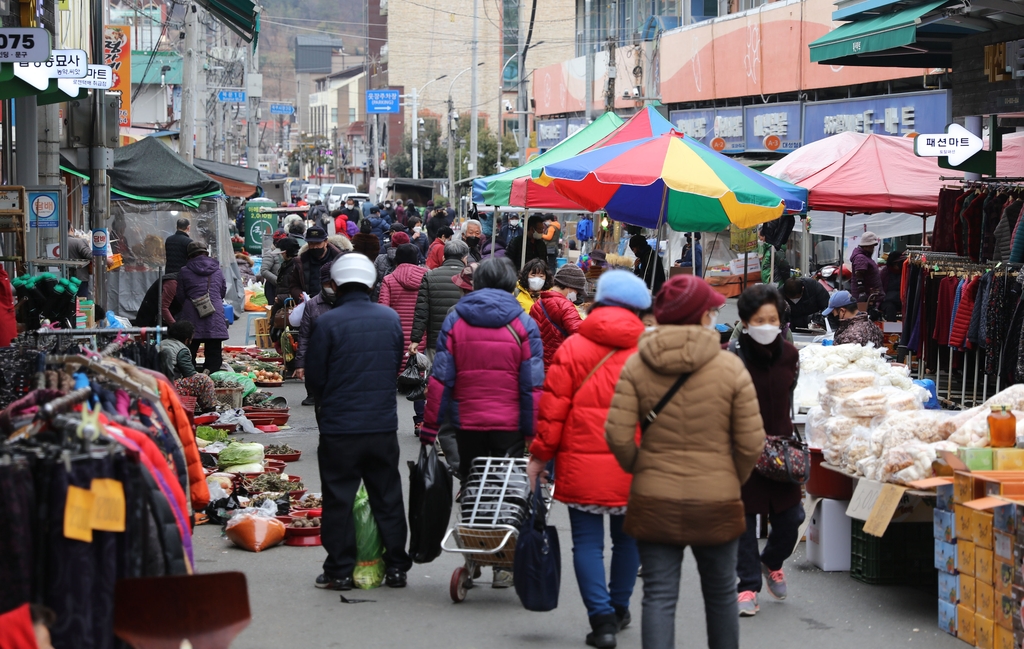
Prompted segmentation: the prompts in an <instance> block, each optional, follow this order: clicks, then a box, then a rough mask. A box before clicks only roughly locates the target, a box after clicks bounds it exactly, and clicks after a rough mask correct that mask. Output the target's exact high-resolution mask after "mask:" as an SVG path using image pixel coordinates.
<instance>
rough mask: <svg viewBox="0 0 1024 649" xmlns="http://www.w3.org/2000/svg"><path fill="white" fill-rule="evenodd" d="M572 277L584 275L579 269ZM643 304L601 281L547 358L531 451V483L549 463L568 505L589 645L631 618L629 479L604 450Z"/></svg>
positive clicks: (638, 293)
mask: <svg viewBox="0 0 1024 649" xmlns="http://www.w3.org/2000/svg"><path fill="white" fill-rule="evenodd" d="M565 268H569V266H566V267H564V268H562V270H565ZM562 270H560V271H559V273H560V272H562ZM576 272H578V273H580V275H581V276H582V274H583V273H582V271H580V270H579V269H578V268H577V269H576ZM555 282H556V284H557V283H558V274H556V275H555ZM538 304H540V303H539V302H538ZM650 306H651V296H650V294H649V293H648V292H647V290H646V287H645V286H644V283H643V280H641V279H640V278H639V277H636V276H635V275H633V274H632V273H628V272H626V271H624V270H618V271H612V272H609V273H606V274H605V275H604V276H603V277H601V281H600V282H598V285H597V297H596V301H595V302H594V305H593V307H591V311H590V316H589V317H588V318H587V319H586V320H584V321H583V323H582V324H581V325H580V326H579V329H578V333H577V334H576V335H574V336H569V337H568V339H566V340H565V342H564V343H563V344H562V345H561V347H559V348H558V352H557V353H555V354H553V355H552V356H553V360H552V362H551V364H550V365H549V367H548V369H547V376H546V377H545V379H544V394H543V395H542V396H541V398H540V408H539V411H538V412H539V414H538V416H537V436H536V438H535V439H534V440H533V443H532V444H530V455H531V457H530V465H529V468H528V473H529V475H530V483H531V484H535V479H536V476H537V475H538V474H540V473H541V471H542V470H543V468H544V466H545V465H546V463H547V462H549V461H551V460H554V461H555V473H556V474H557V475H558V489H556V490H555V498H556V499H557V500H560V501H561V502H564V503H565V504H566V505H568V507H569V524H570V525H571V527H572V543H573V548H572V556H573V567H574V568H575V570H576V583H577V584H578V585H579V587H580V595H581V596H582V597H583V603H584V605H586V607H587V616H588V617H589V619H590V627H591V633H589V634H587V638H586V642H587V644H588V645H591V646H594V647H614V646H615V645H616V640H615V634H616V633H618V632H619V631H620V630H621V629H623V628H625V627H626V626H627V625H628V624H629V623H630V620H631V617H630V614H629V599H630V597H631V596H632V594H633V586H634V584H635V583H636V574H637V568H638V567H639V565H640V555H639V553H638V552H637V548H636V541H634V540H633V539H632V538H630V537H629V536H628V535H626V533H625V532H623V530H622V524H623V522H624V520H625V513H626V503H627V502H628V501H629V487H630V483H631V482H632V478H631V477H630V475H629V474H628V473H626V472H625V471H623V470H622V469H621V468H620V467H619V465H618V464H617V463H616V461H615V456H613V455H612V454H611V451H609V450H608V443H607V442H606V441H605V439H604V422H605V419H606V418H607V416H608V408H609V406H611V403H612V397H613V396H614V395H615V384H616V382H617V381H618V379H619V374H620V372H621V371H622V366H623V365H624V364H625V363H626V359H627V358H629V357H630V356H631V355H632V354H633V353H634V352H636V343H637V340H638V339H639V338H640V334H642V333H643V332H644V325H643V323H642V322H641V321H640V318H639V316H638V313H639V312H640V311H642V310H644V309H647V308H649V307H650ZM534 309H535V310H536V309H537V307H536V306H534ZM574 310H575V308H574ZM541 334H542V335H543V334H544V328H543V325H541ZM544 352H545V355H546V354H547V344H546V343H545V347H544ZM606 518H607V519H608V521H609V526H610V531H611V538H612V561H611V579H610V580H608V579H606V577H605V568H604V565H605V564H604V535H605V519H606Z"/></svg>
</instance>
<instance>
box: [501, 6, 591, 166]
mask: <svg viewBox="0 0 1024 649" xmlns="http://www.w3.org/2000/svg"><path fill="white" fill-rule="evenodd" d="M587 2H590V0H587ZM525 4H526V0H519V49H518V56H519V59H518V63H519V65H518V66H517V67H518V68H519V77H518V79H517V81H518V84H517V91H518V94H517V95H516V111H517V112H518V113H519V160H517V161H516V162H517V166H519V165H524V164H526V145H527V143H528V140H527V135H526V70H524V69H523V68H525V67H526V27H525V26H524V25H523V23H524V21H525V19H526V12H525V11H523V9H525V6H524V5H525Z"/></svg>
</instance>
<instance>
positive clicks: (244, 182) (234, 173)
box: [192, 158, 260, 198]
mask: <svg viewBox="0 0 1024 649" xmlns="http://www.w3.org/2000/svg"><path fill="white" fill-rule="evenodd" d="M192 166H194V167H195V168H196V169H198V170H199V171H202V172H203V173H204V174H206V175H207V176H209V177H210V178H212V179H214V180H216V181H217V182H219V183H220V184H221V187H223V188H224V193H225V194H227V195H228V196H234V197H236V198H251V197H253V196H255V195H257V194H259V191H260V189H259V188H260V171H259V169H248V168H246V167H237V166H235V165H229V164H225V163H223V162H216V161H214V160H204V159H202V158H195V159H193V160H192Z"/></svg>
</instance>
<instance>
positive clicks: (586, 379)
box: [576, 349, 619, 394]
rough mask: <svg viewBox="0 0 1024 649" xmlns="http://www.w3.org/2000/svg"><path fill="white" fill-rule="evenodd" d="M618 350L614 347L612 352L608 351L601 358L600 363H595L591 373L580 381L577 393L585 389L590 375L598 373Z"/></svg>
mask: <svg viewBox="0 0 1024 649" xmlns="http://www.w3.org/2000/svg"><path fill="white" fill-rule="evenodd" d="M617 351H619V350H617V349H613V350H611V351H610V352H608V353H607V354H605V356H604V358H602V359H601V362H600V363H598V364H597V365H595V366H594V369H592V370H590V374H587V378H585V379H583V382H582V383H580V387H578V388H576V393H577V394H578V393H579V391H580V390H582V389H583V386H584V385H586V384H587V381H589V380H590V377H592V376H594V374H596V373H597V371H598V370H599V369H601V366H602V365H604V364H605V363H606V362H607V361H608V359H609V358H611V357H612V356H614V355H615V352H617Z"/></svg>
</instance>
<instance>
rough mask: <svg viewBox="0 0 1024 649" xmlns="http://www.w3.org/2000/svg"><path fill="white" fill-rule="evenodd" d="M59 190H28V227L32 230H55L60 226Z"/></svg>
mask: <svg viewBox="0 0 1024 649" xmlns="http://www.w3.org/2000/svg"><path fill="white" fill-rule="evenodd" d="M59 201H60V190H59V189H54V190H45V191H36V190H29V192H28V206H29V225H30V227H33V228H56V227H59V226H60V210H58V209H57V205H58V203H59Z"/></svg>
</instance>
